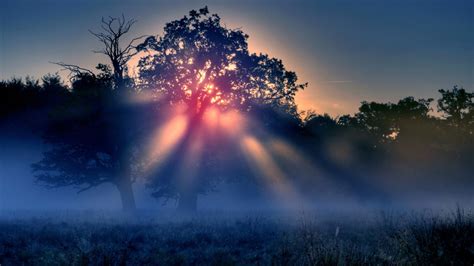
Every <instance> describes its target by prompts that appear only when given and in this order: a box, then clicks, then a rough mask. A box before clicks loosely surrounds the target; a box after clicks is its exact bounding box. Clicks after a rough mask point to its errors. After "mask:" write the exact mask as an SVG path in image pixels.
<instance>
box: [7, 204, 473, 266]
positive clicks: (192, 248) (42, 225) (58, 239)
mask: <svg viewBox="0 0 474 266" xmlns="http://www.w3.org/2000/svg"><path fill="white" fill-rule="evenodd" d="M0 217H1V218H0V264H1V265H2V266H4V265H394V264H396V265H400V264H402V265H473V263H474V216H473V214H472V213H471V212H465V211H463V210H461V209H457V210H455V211H453V212H444V213H441V214H440V213H433V212H430V211H422V212H407V213H400V212H366V213H356V212H354V213H320V212H317V211H315V212H295V213H285V214H278V213H238V214H235V213H233V214H231V215H230V214H226V213H217V212H202V213H198V214H197V215H194V216H177V215H173V214H171V213H168V214H166V213H165V214H160V215H156V214H154V213H151V212H140V213H138V214H136V215H134V216H133V217H131V216H124V215H121V214H119V213H109V212H108V213H105V212H95V211H94V212H93V211H90V212H88V211H83V212H55V213H25V212H22V213H19V212H8V213H7V212H5V213H3V214H2V215H1V216H0Z"/></svg>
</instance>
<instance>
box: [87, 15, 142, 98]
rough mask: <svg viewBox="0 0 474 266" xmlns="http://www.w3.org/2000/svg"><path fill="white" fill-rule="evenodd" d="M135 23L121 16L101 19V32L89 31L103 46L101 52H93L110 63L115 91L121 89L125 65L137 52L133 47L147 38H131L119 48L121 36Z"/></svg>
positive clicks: (133, 20) (135, 47)
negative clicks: (107, 59)
mask: <svg viewBox="0 0 474 266" xmlns="http://www.w3.org/2000/svg"><path fill="white" fill-rule="evenodd" d="M135 22H137V21H136V20H135V19H130V20H126V19H125V16H124V15H123V14H122V16H121V17H108V18H102V23H101V28H102V32H94V31H92V30H89V32H90V33H91V34H92V35H94V36H95V37H96V38H97V39H98V40H99V41H100V42H102V44H103V45H104V48H103V49H102V50H95V51H93V52H94V53H100V54H104V55H106V56H107V57H108V58H109V59H110V62H111V63H112V67H113V76H114V82H115V89H121V88H123V85H124V77H125V75H126V73H125V72H126V70H127V63H128V62H129V61H130V59H131V58H132V57H133V56H134V55H136V54H137V53H138V52H139V49H137V46H136V45H135V44H136V42H137V41H139V40H141V39H143V38H144V37H147V36H148V35H142V36H139V37H136V38H133V39H132V40H130V42H128V44H127V45H125V46H123V47H122V46H121V44H120V42H121V40H122V39H123V36H124V35H125V34H127V33H128V32H129V31H130V28H131V27H132V26H133V24H135Z"/></svg>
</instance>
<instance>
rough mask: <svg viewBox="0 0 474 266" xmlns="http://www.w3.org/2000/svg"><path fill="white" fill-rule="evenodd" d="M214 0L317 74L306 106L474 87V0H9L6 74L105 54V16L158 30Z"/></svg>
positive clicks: (301, 69) (294, 65)
mask: <svg viewBox="0 0 474 266" xmlns="http://www.w3.org/2000/svg"><path fill="white" fill-rule="evenodd" d="M206 5H207V6H208V7H209V10H210V12H211V13H217V14H219V15H220V16H221V18H222V20H223V22H224V23H225V25H226V26H227V27H229V28H240V29H242V30H243V31H244V32H245V33H247V34H249V36H250V38H249V46H250V50H251V51H252V52H257V53H259V52H263V53H268V54H269V55H270V56H273V57H277V58H280V59H282V60H283V62H284V64H285V66H286V67H287V68H288V69H290V70H293V71H295V72H296V73H297V75H298V77H299V80H300V81H301V82H308V83H309V86H308V87H307V89H305V91H303V92H300V93H299V94H298V95H297V97H296V100H297V104H298V106H299V109H300V110H307V109H313V110H315V111H316V112H318V113H329V114H331V115H333V116H337V115H341V114H352V113H354V112H356V111H357V108H358V106H359V104H360V102H361V101H363V100H367V101H392V102H393V101H397V100H398V99H400V98H402V97H405V96H414V97H416V98H420V97H423V98H428V97H434V98H436V97H437V96H438V93H437V90H439V89H447V88H451V87H452V86H453V85H459V86H461V87H464V88H466V89H468V90H470V91H472V90H473V89H474V86H473V85H474V84H473V77H474V67H473V62H474V61H473V59H474V50H473V44H474V32H473V31H474V15H473V6H474V1H471V0H445V1H438V0H431V1H428V0H425V1H421V0H397V1H394V0H393V1H392V0H384V1H382V0H361V1H349V0H345V1H344V0H332V1H329V0H328V1H319V0H314V1H299V0H294V1H289V0H275V1H269V0H268V1H264V0H262V1H258V0H254V1H251V0H238V1H233V0H232V1H231V0H228V1H215V0H213V1H164V0H161V1H160V0H154V1H151V0H137V1H111V0H2V2H1V4H0V31H1V35H0V79H8V78H11V77H13V76H15V77H24V76H26V75H30V76H33V77H36V78H40V77H41V76H42V75H44V74H46V73H55V72H57V71H59V70H60V68H59V67H58V66H56V65H53V64H51V63H49V62H51V61H54V62H57V61H62V62H66V63H72V64H77V65H80V66H83V67H88V68H93V66H95V65H96V64H97V63H98V62H106V58H104V57H103V56H100V55H98V54H94V53H92V52H91V51H92V50H94V49H100V48H101V47H100V43H99V42H98V41H97V40H96V39H94V37H93V36H91V35H90V34H89V33H88V29H91V30H99V29H100V28H99V23H100V19H101V17H102V16H120V15H121V14H122V13H123V14H124V15H125V16H126V17H129V18H135V19H137V20H138V22H137V23H136V24H135V26H134V28H133V30H132V33H131V35H130V37H135V36H139V35H142V34H151V35H156V34H158V35H160V34H162V32H163V27H164V25H165V23H166V22H170V21H172V20H175V19H179V18H181V17H183V16H184V15H186V14H187V13H188V12H189V11H190V10H192V9H199V8H202V7H204V6H206ZM61 74H66V73H64V72H62V73H61Z"/></svg>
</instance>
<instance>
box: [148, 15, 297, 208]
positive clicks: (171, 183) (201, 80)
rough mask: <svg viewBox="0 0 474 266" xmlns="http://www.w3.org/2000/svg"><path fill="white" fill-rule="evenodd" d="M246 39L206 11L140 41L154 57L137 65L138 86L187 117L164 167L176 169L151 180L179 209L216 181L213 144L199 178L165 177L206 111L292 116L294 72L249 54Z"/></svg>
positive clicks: (193, 205)
mask: <svg viewBox="0 0 474 266" xmlns="http://www.w3.org/2000/svg"><path fill="white" fill-rule="evenodd" d="M247 38H248V36H247V35H246V34H245V33H243V32H242V31H241V30H238V29H237V30H234V29H228V28H226V27H224V26H222V25H221V19H220V17H219V16H218V15H217V14H212V15H211V14H209V11H208V9H207V7H205V8H202V9H200V10H199V11H195V10H193V11H191V12H190V13H189V16H185V17H184V18H182V19H179V20H175V21H172V22H170V23H168V24H166V26H165V29H164V35H163V37H161V38H159V39H151V38H149V39H147V41H146V42H145V43H144V45H146V46H147V47H149V48H150V50H152V51H153V55H151V56H149V57H146V58H144V59H142V60H141V62H140V63H139V67H140V81H141V83H142V86H143V87H144V89H146V90H151V91H153V92H155V93H157V94H159V95H160V96H161V99H164V100H162V101H160V104H162V105H163V104H165V105H167V106H170V107H174V106H185V109H186V111H185V112H186V115H187V116H188V118H189V124H188V126H187V130H186V133H185V134H184V137H183V138H182V141H181V143H180V145H179V147H178V148H177V149H176V152H175V153H174V154H173V155H172V156H170V158H171V159H169V160H168V163H167V165H168V167H172V168H174V170H173V169H169V168H168V171H167V173H166V174H164V173H163V172H161V174H160V172H159V173H157V174H156V175H155V178H153V179H152V181H151V182H150V187H152V188H153V189H154V190H155V193H154V195H155V196H157V197H174V198H178V199H179V208H181V209H187V210H194V209H196V204H197V203H196V202H197V194H198V193H200V192H204V191H206V190H208V189H209V186H210V184H211V183H212V182H213V181H215V177H213V176H212V170H213V169H215V166H212V165H211V164H212V163H211V162H213V161H214V160H212V159H211V157H212V153H213V152H210V151H211V150H212V145H213V143H214V142H212V141H208V142H207V143H206V145H207V146H206V150H207V151H208V153H210V154H211V155H210V156H211V157H207V158H206V159H201V160H203V161H204V163H202V164H199V165H198V166H196V169H194V171H195V172H197V173H200V174H199V177H198V178H191V177H184V179H187V180H179V178H173V177H172V176H171V177H170V174H169V173H173V172H176V170H178V169H177V168H179V167H180V166H182V164H181V163H180V158H184V155H185V154H186V152H187V149H188V148H189V147H190V146H191V145H192V139H193V137H195V136H196V132H199V128H200V127H201V125H202V120H203V116H204V114H205V112H206V110H208V109H210V108H214V109H217V110H219V111H221V112H224V111H228V110H238V111H240V112H244V113H245V112H250V111H252V110H256V108H255V107H257V106H272V107H274V108H278V109H280V110H281V109H283V110H285V112H287V113H291V114H296V104H295V102H294V96H295V93H296V92H297V91H298V90H300V89H303V88H304V87H305V86H306V84H299V83H297V76H296V74H295V73H294V72H291V71H288V70H286V69H285V67H284V65H283V63H282V61H281V60H279V59H276V58H271V57H269V56H268V55H264V54H250V53H249V50H248V44H247ZM235 126H238V125H235ZM216 149H222V147H218V148H216ZM206 165H207V166H206ZM165 168H166V167H165ZM183 183H186V185H182V184H183Z"/></svg>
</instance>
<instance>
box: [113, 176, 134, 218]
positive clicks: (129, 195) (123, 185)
mask: <svg viewBox="0 0 474 266" xmlns="http://www.w3.org/2000/svg"><path fill="white" fill-rule="evenodd" d="M117 187H118V190H119V192H120V198H121V199H122V209H123V211H126V212H133V211H135V210H136V209H137V207H136V205H135V197H134V195H133V188H132V182H131V181H130V178H129V177H128V176H122V180H121V182H119V184H117Z"/></svg>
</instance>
